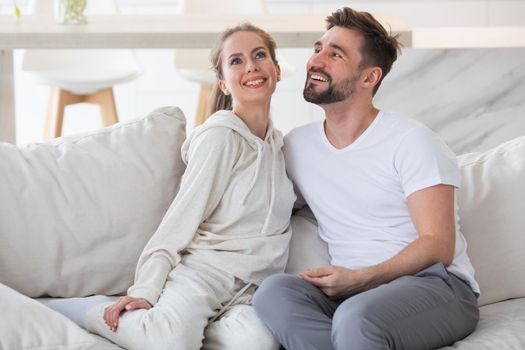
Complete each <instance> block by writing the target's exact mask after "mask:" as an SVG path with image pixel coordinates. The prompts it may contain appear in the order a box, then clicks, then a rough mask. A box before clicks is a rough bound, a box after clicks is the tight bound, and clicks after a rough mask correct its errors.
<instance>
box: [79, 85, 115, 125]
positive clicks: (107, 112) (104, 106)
mask: <svg viewBox="0 0 525 350" xmlns="http://www.w3.org/2000/svg"><path fill="white" fill-rule="evenodd" d="M85 101H86V102H89V103H96V104H98V105H99V106H100V112H101V114H102V125H104V126H109V125H112V124H115V123H118V115H117V106H116V105H115V97H114V95H113V89H112V88H106V89H103V90H100V91H97V92H95V93H93V94H90V95H86V98H85Z"/></svg>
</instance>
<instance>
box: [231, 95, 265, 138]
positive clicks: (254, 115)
mask: <svg viewBox="0 0 525 350" xmlns="http://www.w3.org/2000/svg"><path fill="white" fill-rule="evenodd" d="M233 113H235V115H236V116H237V117H239V118H241V119H242V121H243V122H244V123H245V124H246V126H248V129H250V131H251V133H252V134H254V135H255V136H257V137H259V138H260V139H262V140H264V138H265V137H266V131H267V130H268V124H269V123H270V103H267V104H255V103H252V104H248V105H247V106H244V105H241V104H234V105H233Z"/></svg>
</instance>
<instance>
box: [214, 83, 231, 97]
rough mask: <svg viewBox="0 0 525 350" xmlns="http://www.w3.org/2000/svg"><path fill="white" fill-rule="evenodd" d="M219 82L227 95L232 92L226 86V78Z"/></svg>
mask: <svg viewBox="0 0 525 350" xmlns="http://www.w3.org/2000/svg"><path fill="white" fill-rule="evenodd" d="M217 84H218V86H219V89H221V91H222V93H223V94H225V95H229V94H230V92H229V91H228V89H227V88H226V83H225V82H224V80H219V81H218V83H217Z"/></svg>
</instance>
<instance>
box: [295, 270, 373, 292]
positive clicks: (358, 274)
mask: <svg viewBox="0 0 525 350" xmlns="http://www.w3.org/2000/svg"><path fill="white" fill-rule="evenodd" d="M299 276H300V277H301V278H302V279H304V280H305V281H307V282H310V283H311V284H313V285H314V286H316V287H318V288H319V289H321V290H322V291H323V292H324V293H325V294H326V295H327V296H328V297H330V298H332V299H339V298H342V297H348V296H350V295H353V294H356V293H360V292H363V291H365V290H368V289H370V287H371V286H370V277H371V276H368V274H367V273H366V272H365V270H351V269H347V268H344V267H340V266H325V267H319V268H316V269H309V270H306V271H303V272H301V273H299Z"/></svg>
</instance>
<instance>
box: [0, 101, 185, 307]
mask: <svg viewBox="0 0 525 350" xmlns="http://www.w3.org/2000/svg"><path fill="white" fill-rule="evenodd" d="M184 137H185V120H184V115H183V113H182V112H181V110H180V109H178V108H176V107H165V108H161V109H158V110H156V111H154V112H152V113H151V114H149V115H148V116H146V117H145V118H142V119H139V120H135V121H131V122H126V123H120V124H116V125H114V126H112V127H109V128H104V129H100V130H97V131H95V132H90V133H86V134H82V135H76V136H71V137H64V138H60V139H56V140H53V141H51V142H46V143H37V144H29V145H25V146H22V147H16V146H14V145H10V144H5V143H4V144H3V143H0V240H1V242H2V243H1V244H0V282H1V283H4V284H6V285H8V286H10V287H12V288H14V289H16V290H18V291H19V292H21V293H23V294H25V295H27V296H31V297H38V296H42V295H49V296H55V297H69V296H85V295H90V294H106V295H111V294H119V293H123V292H125V291H126V289H127V288H128V287H129V286H130V285H131V284H132V282H133V277H134V270H135V266H136V263H137V260H138V257H139V255H140V253H141V251H142V249H143V247H144V245H145V244H146V242H147V241H148V239H149V238H150V236H151V235H152V234H153V233H154V232H155V230H156V228H157V226H158V224H159V223H160V221H161V220H162V217H163V215H164V213H165V212H166V210H167V208H168V206H169V205H170V203H171V201H172V199H173V198H174V196H175V194H176V191H177V190H178V186H179V182H180V177H181V175H182V172H183V170H184V165H183V163H182V160H181V156H180V147H181V145H182V142H183V141H184Z"/></svg>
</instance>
